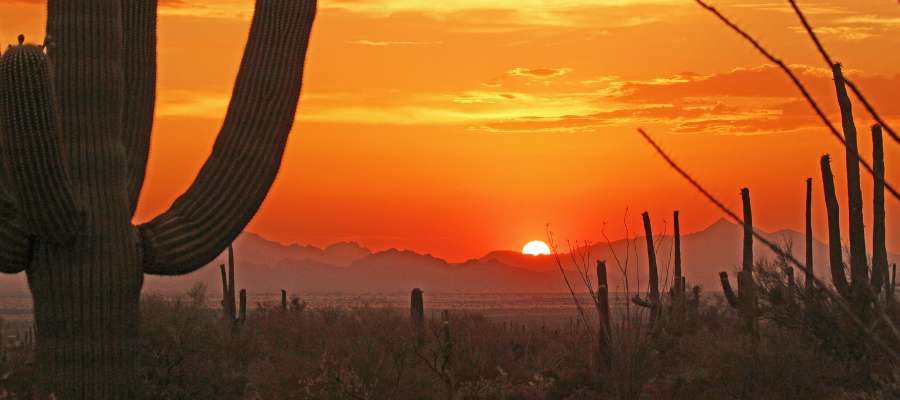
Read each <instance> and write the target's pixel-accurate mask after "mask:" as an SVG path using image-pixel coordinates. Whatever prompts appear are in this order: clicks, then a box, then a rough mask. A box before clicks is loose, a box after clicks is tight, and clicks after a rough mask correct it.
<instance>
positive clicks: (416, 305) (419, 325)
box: [409, 288, 425, 344]
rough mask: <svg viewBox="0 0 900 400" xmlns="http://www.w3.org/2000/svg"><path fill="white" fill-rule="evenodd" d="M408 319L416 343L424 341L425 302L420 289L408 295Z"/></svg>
mask: <svg viewBox="0 0 900 400" xmlns="http://www.w3.org/2000/svg"><path fill="white" fill-rule="evenodd" d="M409 317H410V322H412V326H413V330H414V333H415V335H416V340H417V341H418V343H420V344H421V343H423V342H424V341H425V301H424V300H423V299H422V289H419V288H415V289H413V290H412V292H411V293H410V295H409Z"/></svg>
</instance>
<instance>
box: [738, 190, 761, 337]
mask: <svg viewBox="0 0 900 400" xmlns="http://www.w3.org/2000/svg"><path fill="white" fill-rule="evenodd" d="M741 201H742V202H743V204H744V257H743V264H742V266H741V272H740V274H739V275H738V297H739V300H740V313H741V317H742V318H743V320H744V326H745V328H746V329H747V331H748V332H750V333H751V334H753V335H756V334H757V326H756V282H755V281H754V280H753V209H752V207H751V205H750V189H747V188H744V189H741Z"/></svg>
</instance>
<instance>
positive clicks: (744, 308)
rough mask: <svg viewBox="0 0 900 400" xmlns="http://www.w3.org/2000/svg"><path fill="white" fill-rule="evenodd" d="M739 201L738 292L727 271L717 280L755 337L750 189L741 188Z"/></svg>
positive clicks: (755, 318) (755, 317)
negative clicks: (741, 235)
mask: <svg viewBox="0 0 900 400" xmlns="http://www.w3.org/2000/svg"><path fill="white" fill-rule="evenodd" d="M741 202H742V203H743V209H744V218H743V221H744V227H743V228H744V243H743V252H742V254H743V256H742V262H741V271H740V272H739V273H738V294H737V295H735V294H734V289H733V288H732V287H731V282H730V281H729V280H728V273H727V272H725V271H722V272H720V273H719V281H720V282H721V283H722V293H723V294H724V295H725V299H726V300H728V304H730V305H731V306H732V307H734V308H737V310H738V314H739V315H740V317H741V320H742V321H743V324H744V329H745V330H746V331H747V332H748V333H750V334H751V335H753V336H754V337H756V335H757V334H758V332H759V329H758V322H757V313H758V312H757V293H756V292H757V291H756V282H755V281H754V279H753V207H752V206H751V204H750V189H747V188H743V189H741Z"/></svg>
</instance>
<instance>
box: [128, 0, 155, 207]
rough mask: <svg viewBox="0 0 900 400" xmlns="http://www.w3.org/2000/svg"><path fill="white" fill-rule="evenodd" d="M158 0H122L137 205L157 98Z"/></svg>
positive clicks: (131, 185) (131, 197)
mask: <svg viewBox="0 0 900 400" xmlns="http://www.w3.org/2000/svg"><path fill="white" fill-rule="evenodd" d="M156 5H157V2H156V0H122V28H123V29H122V30H123V40H124V46H123V50H124V51H123V54H122V56H123V57H122V58H123V63H122V65H123V72H124V74H125V97H124V103H123V109H124V112H123V118H122V144H123V145H124V147H125V158H126V162H127V163H128V201H129V203H130V205H131V213H132V214H134V210H135V208H137V203H138V198H139V197H140V194H141V187H142V186H143V184H144V174H145V172H146V170H147V157H148V156H149V154H150V131H151V129H152V128H153V112H154V105H155V100H156V11H157V7H156Z"/></svg>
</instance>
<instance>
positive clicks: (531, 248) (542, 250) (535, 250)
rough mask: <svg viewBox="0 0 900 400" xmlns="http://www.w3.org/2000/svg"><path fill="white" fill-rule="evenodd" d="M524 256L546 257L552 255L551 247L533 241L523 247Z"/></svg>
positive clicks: (538, 241)
mask: <svg viewBox="0 0 900 400" xmlns="http://www.w3.org/2000/svg"><path fill="white" fill-rule="evenodd" d="M522 254H527V255H530V256H546V255H549V254H550V246H547V243H544V242H542V241H540V240H532V241H530V242H528V243H526V244H525V246H524V247H522Z"/></svg>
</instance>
